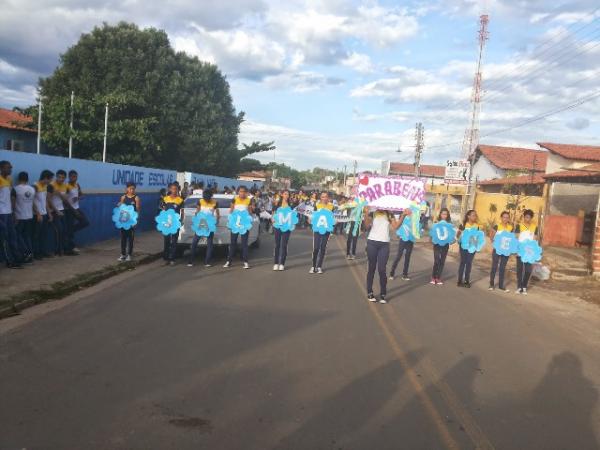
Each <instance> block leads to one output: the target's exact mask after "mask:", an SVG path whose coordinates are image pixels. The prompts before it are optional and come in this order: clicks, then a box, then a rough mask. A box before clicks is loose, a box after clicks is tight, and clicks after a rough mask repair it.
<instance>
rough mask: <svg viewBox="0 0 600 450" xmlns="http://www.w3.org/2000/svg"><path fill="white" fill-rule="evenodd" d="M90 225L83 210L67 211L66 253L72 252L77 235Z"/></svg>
mask: <svg viewBox="0 0 600 450" xmlns="http://www.w3.org/2000/svg"><path fill="white" fill-rule="evenodd" d="M89 225H90V221H89V220H88V219H87V217H86V216H85V214H84V213H83V211H82V210H81V209H77V210H72V209H66V210H65V251H69V252H70V251H72V250H73V249H74V248H75V247H76V245H75V233H77V232H78V231H80V230H83V229H84V228H85V227H87V226H89Z"/></svg>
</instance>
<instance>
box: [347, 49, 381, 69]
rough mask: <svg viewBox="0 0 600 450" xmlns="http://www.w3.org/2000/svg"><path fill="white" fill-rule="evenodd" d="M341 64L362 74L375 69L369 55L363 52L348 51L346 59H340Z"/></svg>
mask: <svg viewBox="0 0 600 450" xmlns="http://www.w3.org/2000/svg"><path fill="white" fill-rule="evenodd" d="M342 65H344V66H346V67H350V68H351V69H353V70H356V71H357V72H359V73H362V74H368V73H372V72H373V71H374V70H375V68H374V67H373V62H372V61H371V57H370V56H369V55H365V54H363V53H356V52H352V53H350V55H348V57H347V58H346V59H344V60H342Z"/></svg>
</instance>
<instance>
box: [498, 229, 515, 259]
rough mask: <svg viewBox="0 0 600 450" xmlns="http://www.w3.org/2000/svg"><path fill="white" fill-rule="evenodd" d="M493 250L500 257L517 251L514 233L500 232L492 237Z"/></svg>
mask: <svg viewBox="0 0 600 450" xmlns="http://www.w3.org/2000/svg"><path fill="white" fill-rule="evenodd" d="M494 250H496V254H498V255H501V256H510V255H512V254H513V253H517V251H519V241H518V240H517V237H516V236H515V234H514V233H510V232H508V231H500V232H498V233H496V236H494Z"/></svg>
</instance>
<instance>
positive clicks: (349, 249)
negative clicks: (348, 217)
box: [346, 222, 360, 256]
mask: <svg viewBox="0 0 600 450" xmlns="http://www.w3.org/2000/svg"><path fill="white" fill-rule="evenodd" d="M355 223H356V222H348V227H349V228H348V239H346V256H349V255H352V256H356V244H357V242H358V235H359V234H360V230H357V232H356V236H354V234H353V231H354V225H355Z"/></svg>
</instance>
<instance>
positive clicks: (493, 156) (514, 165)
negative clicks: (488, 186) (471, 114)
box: [473, 144, 548, 181]
mask: <svg viewBox="0 0 600 450" xmlns="http://www.w3.org/2000/svg"><path fill="white" fill-rule="evenodd" d="M547 159H548V152H546V151H541V150H535V149H531V148H521V147H504V146H499V145H483V144H482V145H479V146H478V147H477V149H476V150H475V157H474V161H475V162H474V164H473V176H474V177H475V178H476V179H477V180H478V181H485V180H493V179H497V178H505V177H507V176H509V175H510V176H517V175H519V174H521V175H527V174H532V173H533V174H536V173H544V172H545V170H546V162H547Z"/></svg>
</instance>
